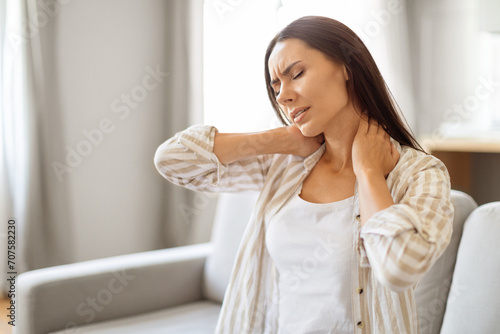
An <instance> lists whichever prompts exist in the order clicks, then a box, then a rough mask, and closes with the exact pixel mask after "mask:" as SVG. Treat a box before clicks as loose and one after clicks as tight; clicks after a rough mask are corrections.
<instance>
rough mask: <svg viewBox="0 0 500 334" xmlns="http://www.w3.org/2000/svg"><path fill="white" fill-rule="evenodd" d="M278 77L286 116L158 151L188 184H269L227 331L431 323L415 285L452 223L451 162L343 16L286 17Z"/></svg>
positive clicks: (228, 304)
mask: <svg viewBox="0 0 500 334" xmlns="http://www.w3.org/2000/svg"><path fill="white" fill-rule="evenodd" d="M265 77H266V84H267V89H268V93H269V98H270V100H271V103H272V105H273V106H274V109H275V110H276V112H277V114H278V116H279V117H280V118H281V119H282V121H283V123H284V124H285V126H283V127H281V128H277V129H273V130H269V131H264V132H259V133H246V134H228V133H219V132H218V131H217V129H216V128H215V127H213V126H203V125H199V126H193V127H190V128H188V129H186V130H185V131H182V132H180V133H177V134H176V135H175V136H174V137H173V138H171V139H169V140H167V141H166V142H165V143H163V144H162V145H161V146H160V147H159V148H158V151H157V152H156V156H155V164H156V166H157V169H158V171H159V172H160V173H161V174H162V175H163V176H164V177H165V178H166V179H167V180H169V181H171V182H173V183H175V184H177V185H180V186H184V187H186V188H189V189H193V190H199V191H244V190H258V191H260V197H259V199H258V201H257V204H256V207H255V211H254V215H253V216H252V219H251V221H250V222H249V225H248V227H247V229H246V231H245V234H244V236H243V240H242V243H241V246H240V249H239V251H238V254H237V257H236V262H235V264H234V268H233V272H232V275H231V280H230V283H229V286H228V288H227V290H226V294H225V298H224V302H223V306H222V310H221V314H220V317H219V321H218V325H217V332H218V333H235V334H240V333H259V334H260V333H353V332H356V333H419V332H420V329H419V324H418V315H417V308H416V305H415V297H414V288H415V286H416V284H417V282H418V281H419V280H420V278H422V276H423V275H424V274H425V273H426V272H427V271H428V269H429V268H430V267H431V266H432V264H433V263H434V262H435V261H436V260H437V258H438V257H439V256H440V255H441V254H442V253H443V251H444V250H445V248H446V246H447V245H448V243H449V240H450V237H451V232H452V219H453V207H452V205H451V203H450V181H449V176H448V173H447V170H446V168H445V166H444V165H443V164H442V163H441V162H440V161H439V160H438V159H436V158H435V157H433V156H431V155H427V154H426V153H425V152H423V150H422V149H421V148H420V146H419V145H418V144H417V142H416V140H415V138H414V137H413V136H412V134H411V133H410V132H409V131H408V130H407V128H406V127H405V125H404V123H403V122H402V120H401V118H400V116H399V114H398V112H397V109H396V104H395V102H394V101H393V99H392V97H391V95H390V92H389V90H388V88H387V86H386V85H385V82H384V80H383V79H382V76H381V75H380V72H379V70H378V68H377V66H376V64H375V62H374V60H373V58H372V57H371V55H370V53H369V51H368V49H367V48H366V47H365V45H364V44H363V42H362V41H361V40H360V39H359V37H358V36H356V34H354V32H352V31H351V30H350V29H349V28H348V27H346V26H345V25H343V24H342V23H340V22H338V21H335V20H333V19H329V18H325V17H303V18H301V19H298V20H296V21H294V22H292V23H291V24H290V25H288V26H287V27H285V28H284V29H283V30H282V31H281V32H280V33H279V34H278V35H277V36H276V37H275V38H274V39H273V40H272V41H271V43H270V45H269V47H268V50H267V52H266V56H265ZM246 102H247V103H251V100H250V101H246Z"/></svg>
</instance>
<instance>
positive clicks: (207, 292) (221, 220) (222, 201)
mask: <svg viewBox="0 0 500 334" xmlns="http://www.w3.org/2000/svg"><path fill="white" fill-rule="evenodd" d="M258 195H259V193H258V192H255V191H245V192H241V193H221V194H219V198H218V200H217V208H216V211H215V218H214V224H213V228H212V237H211V241H212V242H213V244H214V248H213V252H212V254H211V255H210V256H209V257H208V259H207V261H206V263H205V270H204V273H203V276H204V277H203V294H204V296H205V298H207V299H210V300H213V301H218V302H220V303H222V300H223V299H224V292H225V291H226V287H227V285H228V283H229V278H230V276H231V270H232V268H233V263H234V261H235V258H236V253H237V251H238V246H239V244H240V241H241V239H242V237H243V232H244V230H245V227H246V226H247V223H248V221H249V220H250V217H251V214H252V210H253V207H254V206H255V203H256V202H257V198H258Z"/></svg>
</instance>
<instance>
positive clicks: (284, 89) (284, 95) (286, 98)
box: [276, 84, 295, 106]
mask: <svg viewBox="0 0 500 334" xmlns="http://www.w3.org/2000/svg"><path fill="white" fill-rule="evenodd" d="M294 100H295V92H294V91H293V89H291V87H289V86H288V85H284V84H282V85H281V90H280V93H279V94H278V96H277V97H276V101H277V102H278V103H279V104H281V105H283V106H286V105H287V104H290V103H291V102H293V101H294Z"/></svg>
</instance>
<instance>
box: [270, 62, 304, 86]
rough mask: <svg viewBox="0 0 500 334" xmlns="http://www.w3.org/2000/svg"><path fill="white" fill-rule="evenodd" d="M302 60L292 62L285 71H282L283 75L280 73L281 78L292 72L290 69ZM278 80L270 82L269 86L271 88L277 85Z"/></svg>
mask: <svg viewBox="0 0 500 334" xmlns="http://www.w3.org/2000/svg"><path fill="white" fill-rule="evenodd" d="M301 61H302V60H297V61H296V62H293V63H291V64H290V65H288V66H287V67H286V68H285V70H284V71H283V73H281V75H283V76H287V75H288V73H290V71H291V70H292V67H294V66H295V65H296V64H297V63H300V62H301ZM278 81H279V80H278V79H274V80H272V81H271V86H273V85H274V84H275V83H277V82H278Z"/></svg>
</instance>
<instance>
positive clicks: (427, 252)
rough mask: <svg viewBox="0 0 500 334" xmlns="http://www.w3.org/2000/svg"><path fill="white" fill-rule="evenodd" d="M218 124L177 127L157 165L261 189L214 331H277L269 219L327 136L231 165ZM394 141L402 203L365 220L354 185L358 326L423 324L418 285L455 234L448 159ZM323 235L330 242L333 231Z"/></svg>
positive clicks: (394, 186) (168, 172)
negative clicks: (221, 150)
mask: <svg viewBox="0 0 500 334" xmlns="http://www.w3.org/2000/svg"><path fill="white" fill-rule="evenodd" d="M216 132H217V129H216V128H215V127H213V126H209V125H195V126H192V127H190V128H188V129H186V130H184V131H181V132H179V133H177V134H175V135H174V136H173V137H172V138H170V139H168V140H167V141H166V142H164V143H163V144H162V145H160V147H159V148H158V150H157V152H156V155H155V165H156V168H157V169H158V171H159V172H160V173H161V174H162V176H163V177H165V178H166V179H167V180H169V181H170V182H172V183H174V184H176V185H179V186H183V187H185V188H188V189H192V190H196V191H209V192H236V191H245V190H257V191H260V196H259V198H258V200H257V203H256V206H255V208H254V212H253V214H252V217H251V219H250V222H249V223H248V225H247V227H246V229H245V232H244V234H243V238H242V241H241V243H240V246H239V249H238V252H237V255H236V259H235V263H234V266H233V270H232V273H231V278H230V281H229V285H228V287H227V289H226V293H225V295H224V301H223V303H222V308H221V313H220V315H219V319H218V323H217V328H216V333H231V334H233V333H234V334H242V333H255V334H262V333H276V332H277V326H278V316H277V310H278V308H277V307H278V304H279V299H278V298H279V292H278V276H277V275H278V273H277V270H276V267H275V265H274V263H273V261H272V259H271V258H270V256H269V253H268V250H267V249H266V244H265V233H266V228H267V224H268V223H269V221H270V217H272V216H273V215H274V214H276V213H277V212H278V211H279V210H280V208H281V207H282V206H283V204H284V203H285V202H286V201H287V200H288V199H289V198H290V196H292V195H293V194H294V192H295V191H296V190H297V188H298V187H299V186H300V185H301V184H302V182H303V181H304V179H305V178H306V177H307V175H308V174H309V173H310V172H311V170H312V169H313V167H314V166H315V164H316V163H317V162H318V160H319V159H320V158H321V156H322V155H323V153H324V151H325V145H324V144H323V145H322V146H321V147H320V148H318V149H317V150H316V151H315V152H314V153H312V154H311V155H309V156H308V157H306V158H303V157H299V156H295V155H290V154H268V155H258V156H253V157H250V158H245V159H241V160H238V161H235V162H233V163H230V164H227V165H223V164H222V163H221V162H220V161H219V160H218V158H217V156H216V155H215V154H214V153H213V145H214V137H215V133H216ZM391 141H392V142H393V144H394V145H395V147H396V149H397V150H398V152H399V154H400V158H399V161H398V163H397V165H396V166H395V167H394V169H393V170H392V171H391V173H389V175H388V177H387V186H388V188H389V190H390V192H391V195H392V197H393V200H394V203H396V204H394V205H392V206H390V207H388V208H386V209H384V210H381V211H379V212H377V213H376V214H374V215H373V216H372V217H371V218H370V219H368V220H367V221H366V222H365V224H364V225H363V227H361V225H360V216H359V196H358V183H357V181H356V184H355V191H354V211H353V213H352V222H353V224H352V234H353V247H352V249H353V251H352V255H351V261H350V263H351V265H350V267H351V268H350V272H351V286H352V291H351V298H352V317H353V321H354V332H355V333H420V327H419V324H418V314H417V307H416V304H415V295H414V290H415V287H416V285H417V283H418V281H419V280H420V279H421V278H422V276H423V275H424V274H425V273H426V272H427V271H428V270H429V269H430V267H431V266H432V265H433V264H434V262H435V261H436V260H437V259H438V258H439V256H440V255H441V254H442V253H443V252H444V250H445V248H446V247H447V245H448V243H449V241H450V238H451V233H452V221H453V206H452V204H451V202H450V179H449V175H448V172H447V170H446V167H445V166H444V164H443V163H442V162H441V161H439V160H438V159H437V158H435V157H433V156H432V155H427V154H425V153H423V152H420V151H417V150H415V149H413V148H410V147H407V146H401V145H399V143H397V142H396V141H394V140H393V139H391ZM258 144H260V145H264V144H265V143H258ZM239 149H241V150H245V149H251V148H250V147H244V145H242V146H240V147H239ZM324 242H325V247H327V246H328V240H326V241H324Z"/></svg>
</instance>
